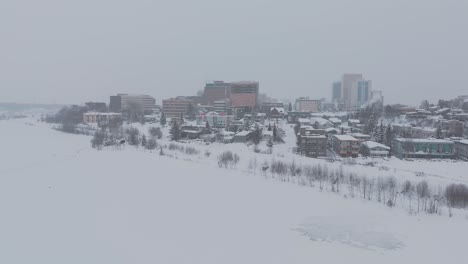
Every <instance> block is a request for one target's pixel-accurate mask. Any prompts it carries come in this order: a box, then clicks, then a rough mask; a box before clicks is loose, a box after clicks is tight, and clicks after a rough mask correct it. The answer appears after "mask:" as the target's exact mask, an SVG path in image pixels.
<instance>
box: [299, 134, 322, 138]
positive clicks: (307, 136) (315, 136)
mask: <svg viewBox="0 0 468 264" xmlns="http://www.w3.org/2000/svg"><path fill="white" fill-rule="evenodd" d="M302 137H305V138H321V139H326V138H327V137H326V136H324V135H317V134H312V135H305V136H302Z"/></svg>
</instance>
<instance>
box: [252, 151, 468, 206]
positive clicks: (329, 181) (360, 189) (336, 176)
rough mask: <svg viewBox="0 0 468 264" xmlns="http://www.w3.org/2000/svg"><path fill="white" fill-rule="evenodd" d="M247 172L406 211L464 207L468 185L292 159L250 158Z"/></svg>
mask: <svg viewBox="0 0 468 264" xmlns="http://www.w3.org/2000/svg"><path fill="white" fill-rule="evenodd" d="M248 169H249V170H250V171H251V172H255V171H257V170H261V171H262V174H263V175H265V176H271V177H272V178H275V179H278V180H280V181H285V182H296V183H298V184H300V185H305V186H310V187H318V188H319V190H320V191H329V192H335V193H340V194H342V195H344V196H346V197H351V198H361V199H365V200H369V201H377V202H379V203H384V204H386V205H387V206H389V207H395V206H397V205H399V206H400V207H403V208H407V209H408V210H409V211H410V212H412V213H413V212H414V213H416V212H427V213H430V214H439V213H441V206H446V207H448V208H449V209H450V208H467V207H468V187H467V186H466V185H464V184H450V185H448V186H447V187H445V189H444V188H442V187H440V186H430V185H429V184H428V183H427V181H425V180H423V181H419V182H412V181H409V180H405V181H399V180H397V178H396V177H394V176H385V177H368V176H365V175H358V174H356V173H353V172H347V171H345V170H344V167H343V166H340V167H339V168H330V167H329V166H328V165H327V164H316V165H300V164H297V163H296V162H295V161H291V162H285V161H282V160H272V161H271V162H268V161H265V162H264V163H263V164H262V165H261V166H259V165H258V162H257V160H256V159H255V158H253V159H252V160H251V161H250V162H249V165H248Z"/></svg>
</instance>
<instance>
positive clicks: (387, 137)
mask: <svg viewBox="0 0 468 264" xmlns="http://www.w3.org/2000/svg"><path fill="white" fill-rule="evenodd" d="M393 138H394V132H393V129H392V126H390V125H387V129H386V131H385V143H384V144H385V145H386V146H388V147H390V146H391V145H392V140H393Z"/></svg>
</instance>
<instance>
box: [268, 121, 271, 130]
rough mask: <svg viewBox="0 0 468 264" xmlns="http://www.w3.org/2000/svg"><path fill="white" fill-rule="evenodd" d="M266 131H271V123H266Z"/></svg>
mask: <svg viewBox="0 0 468 264" xmlns="http://www.w3.org/2000/svg"><path fill="white" fill-rule="evenodd" d="M268 131H271V124H270V123H268Z"/></svg>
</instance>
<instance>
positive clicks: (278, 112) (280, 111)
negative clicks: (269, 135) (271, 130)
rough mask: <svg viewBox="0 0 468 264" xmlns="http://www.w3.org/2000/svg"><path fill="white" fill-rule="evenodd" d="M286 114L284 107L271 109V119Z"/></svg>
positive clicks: (279, 117)
mask: <svg viewBox="0 0 468 264" xmlns="http://www.w3.org/2000/svg"><path fill="white" fill-rule="evenodd" d="M284 115H285V110H284V108H283V107H272V108H271V109H270V115H269V117H270V118H271V119H283V117H284Z"/></svg>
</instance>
